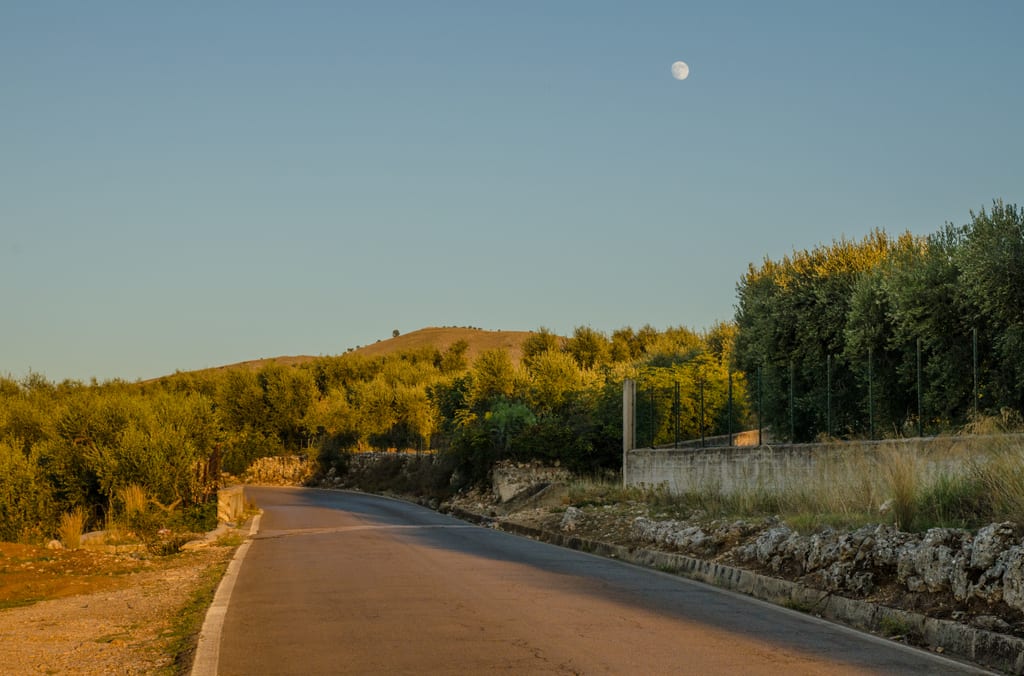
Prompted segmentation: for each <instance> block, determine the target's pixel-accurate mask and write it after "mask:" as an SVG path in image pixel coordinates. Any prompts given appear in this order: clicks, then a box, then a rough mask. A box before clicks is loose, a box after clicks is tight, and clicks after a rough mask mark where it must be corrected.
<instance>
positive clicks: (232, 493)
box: [217, 486, 245, 524]
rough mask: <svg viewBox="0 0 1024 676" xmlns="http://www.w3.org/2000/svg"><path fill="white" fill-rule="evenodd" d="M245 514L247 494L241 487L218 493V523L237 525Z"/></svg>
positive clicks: (232, 487)
mask: <svg viewBox="0 0 1024 676" xmlns="http://www.w3.org/2000/svg"><path fill="white" fill-rule="evenodd" d="M244 513H245V494H244V493H243V491H242V487H241V486H229V487H228V488H222V489H220V490H219V491H217V523H235V524H237V523H238V522H239V520H240V519H241V517H242V515H243V514H244Z"/></svg>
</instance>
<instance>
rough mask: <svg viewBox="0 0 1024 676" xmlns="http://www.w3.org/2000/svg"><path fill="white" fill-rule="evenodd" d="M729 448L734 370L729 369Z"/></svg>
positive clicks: (730, 443)
mask: <svg viewBox="0 0 1024 676" xmlns="http://www.w3.org/2000/svg"><path fill="white" fill-rule="evenodd" d="M728 428H729V446H730V447H731V446H732V369H729V422H728Z"/></svg>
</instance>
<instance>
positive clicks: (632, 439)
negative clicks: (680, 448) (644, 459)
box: [622, 378, 636, 488]
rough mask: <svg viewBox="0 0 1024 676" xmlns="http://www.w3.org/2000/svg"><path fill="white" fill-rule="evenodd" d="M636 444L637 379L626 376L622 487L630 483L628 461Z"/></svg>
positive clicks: (623, 389)
mask: <svg viewBox="0 0 1024 676" xmlns="http://www.w3.org/2000/svg"><path fill="white" fill-rule="evenodd" d="M635 446H636V381H635V380H632V379H630V378H626V379H625V380H623V381H622V487H623V488H625V487H626V486H628V485H629V483H628V481H627V479H626V462H627V460H628V457H627V456H628V455H629V452H630V451H632V450H633V448H634V447H635Z"/></svg>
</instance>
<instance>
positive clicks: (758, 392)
mask: <svg viewBox="0 0 1024 676" xmlns="http://www.w3.org/2000/svg"><path fill="white" fill-rule="evenodd" d="M757 445H758V446H759V447H760V446H763V445H764V441H763V440H762V438H761V367H760V366H758V367H757Z"/></svg>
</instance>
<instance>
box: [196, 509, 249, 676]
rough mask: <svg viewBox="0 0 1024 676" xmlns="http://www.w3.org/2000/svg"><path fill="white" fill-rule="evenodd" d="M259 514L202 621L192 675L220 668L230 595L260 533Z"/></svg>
mask: <svg viewBox="0 0 1024 676" xmlns="http://www.w3.org/2000/svg"><path fill="white" fill-rule="evenodd" d="M262 516H263V514H262V513H260V514H257V515H256V516H255V517H253V520H252V525H251V526H250V527H249V535H248V537H247V538H246V540H245V542H243V543H242V544H241V545H239V546H238V549H237V550H236V551H235V555H234V557H232V559H231V563H229V564H228V569H227V571H225V572H224V577H223V578H221V581H220V584H219V585H217V592H216V593H215V594H214V596H213V603H211V604H210V607H209V608H208V609H207V611H206V619H204V620H203V628H202V629H201V630H200V631H199V641H198V643H197V644H196V654H195V657H194V658H193V660H192V669H191V671H190V672H189V673H190V674H191V676H217V668H218V666H219V662H220V635H221V630H222V629H223V628H224V617H225V616H226V615H227V612H228V603H229V602H230V601H231V592H232V591H234V589H235V581H236V580H237V579H238V571H239V569H240V568H241V567H242V560H243V559H244V558H245V554H246V552H248V551H249V545H250V544H251V543H252V538H253V536H254V535H256V533H257V532H258V531H259V528H260V517H262Z"/></svg>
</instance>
